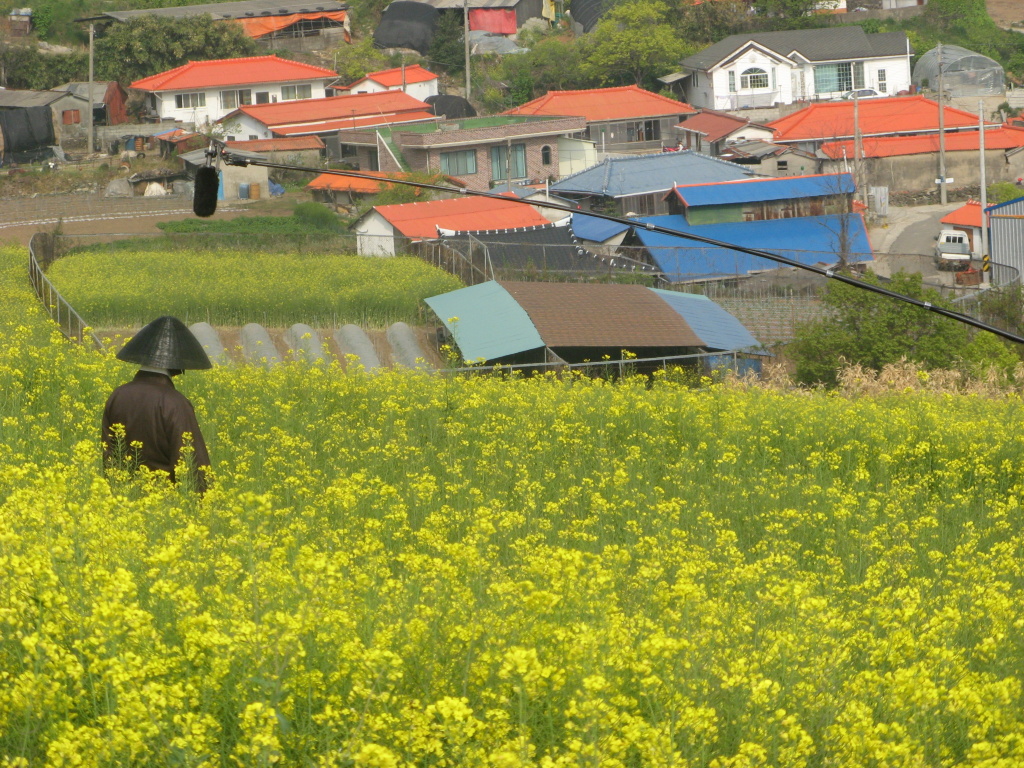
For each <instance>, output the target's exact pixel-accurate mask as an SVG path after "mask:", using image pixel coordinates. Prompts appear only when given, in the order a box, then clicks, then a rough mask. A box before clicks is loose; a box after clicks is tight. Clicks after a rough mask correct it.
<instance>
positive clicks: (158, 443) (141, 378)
mask: <svg viewBox="0 0 1024 768" xmlns="http://www.w3.org/2000/svg"><path fill="white" fill-rule="evenodd" d="M114 424H123V425H124V431H125V437H124V443H123V445H118V441H117V440H116V439H115V437H114V435H113V433H112V432H111V427H112V426H113V425H114ZM102 429H103V431H102V435H103V457H104V461H105V463H106V464H107V465H108V466H109V465H112V464H115V463H117V461H118V459H119V458H120V459H122V460H127V463H128V464H129V465H135V466H139V465H141V466H144V467H148V468H149V469H151V470H162V471H164V472H167V473H168V474H169V475H170V477H171V480H172V481H173V480H174V479H175V477H174V467H175V465H176V464H177V463H178V459H179V457H180V455H181V447H182V442H183V436H184V434H185V433H186V432H189V433H191V435H192V447H193V448H194V449H195V453H194V458H193V464H194V466H195V467H196V468H197V470H199V471H198V473H197V474H198V476H197V477H196V478H195V481H196V488H197V490H198V491H199V492H200V493H202V492H203V491H205V490H206V472H205V468H206V467H209V466H210V455H209V454H208V453H207V451H206V443H205V442H204V441H203V435H202V433H201V432H200V431H199V422H197V421H196V413H195V410H194V409H193V408H192V403H190V402H189V401H188V398H187V397H185V396H184V395H183V394H181V393H180V392H178V390H176V389H175V388H174V383H173V382H172V381H171V379H170V377H169V376H165V375H163V374H162V373H151V372H149V371H139V372H138V373H137V374H136V375H135V378H134V379H133V380H132V381H130V382H128V383H127V384H122V385H121V386H120V387H118V388H117V389H115V390H114V392H113V393H112V394H111V395H110V397H109V398H108V399H107V405H106V407H105V408H104V409H103V427H102ZM136 442H138V443H141V444H142V447H141V448H138V449H136V448H135V447H133V446H132V443H136ZM199 468H204V469H199Z"/></svg>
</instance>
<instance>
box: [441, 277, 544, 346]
mask: <svg viewBox="0 0 1024 768" xmlns="http://www.w3.org/2000/svg"><path fill="white" fill-rule="evenodd" d="M426 302H427V306H428V307H430V308H431V309H432V310H434V314H436V315H437V316H438V318H440V320H441V322H442V323H444V324H445V327H446V328H447V329H448V331H449V332H450V333H451V334H452V337H453V338H454V339H455V343H456V344H457V345H458V347H459V351H460V352H461V353H462V357H463V359H465V360H481V359H482V360H496V359H498V358H501V357H505V356H506V355H514V354H516V353H517V352H526V351H528V350H531V349H538V348H540V347H543V346H544V341H543V340H542V339H541V337H540V334H539V333H538V332H537V328H536V326H534V324H533V321H531V320H530V316H529V315H528V314H526V310H525V309H523V308H522V307H521V306H519V302H517V301H516V300H515V299H514V298H512V296H511V295H510V294H509V292H508V291H506V290H505V289H504V288H502V287H501V286H500V285H499V284H498V283H496V282H494V281H493V280H492V281H490V282H486V283H480V284H479V285H474V286H470V287H469V288H460V289H459V290H457V291H450V292H449V293H442V294H441V295H439V296H431V297H430V298H429V299H426Z"/></svg>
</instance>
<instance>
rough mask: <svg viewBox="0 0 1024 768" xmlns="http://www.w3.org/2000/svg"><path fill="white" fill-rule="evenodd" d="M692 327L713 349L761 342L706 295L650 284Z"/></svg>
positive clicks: (749, 345)
mask: <svg viewBox="0 0 1024 768" xmlns="http://www.w3.org/2000/svg"><path fill="white" fill-rule="evenodd" d="M649 290H651V291H654V292H655V293H656V294H658V296H660V297H661V298H662V299H664V301H665V302H666V303H667V304H668V305H669V306H670V307H672V309H674V310H675V311H676V312H678V313H679V314H680V315H682V318H683V320H685V321H686V323H687V325H689V326H690V328H692V329H693V332H694V333H696V334H697V335H698V336H699V337H700V338H701V340H702V341H703V342H704V346H705V347H707V348H708V349H711V350H723V351H738V350H749V349H751V348H752V347H753V348H757V347H760V346H761V342H759V341H758V340H757V339H755V338H754V337H753V336H752V335H751V333H750V331H748V330H747V329H746V328H744V327H743V324H742V323H741V322H740V321H739V320H737V319H736V318H735V317H733V316H732V315H730V314H729V313H728V312H726V311H725V310H724V309H722V308H721V307H720V306H718V305H717V304H716V303H715V302H713V301H712V300H711V299H709V298H708V297H707V296H700V295H699V294H695V293H679V292H678V291H664V290H661V289H660V288H650V289H649Z"/></svg>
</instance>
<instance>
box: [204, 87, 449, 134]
mask: <svg viewBox="0 0 1024 768" xmlns="http://www.w3.org/2000/svg"><path fill="white" fill-rule="evenodd" d="M403 112H428V113H429V112H430V105H429V104H427V103H426V102H423V101H420V100H419V99H415V98H413V97H412V96H410V95H409V94H407V93H404V92H402V91H381V92H380V93H356V94H346V95H344V96H328V97H327V98H323V99H299V100H297V101H279V102H277V103H276V104H247V105H246V106H244V107H239V108H238V109H237V110H235V111H234V112H232V113H231V114H230V115H227V116H225V117H224V118H222V120H221V121H222V122H223V121H226V120H231V119H232V117H233V116H234V115H237V114H238V113H244V114H246V115H249V116H250V117H252V118H254V119H256V120H259V121H260V122H261V123H263V124H264V125H266V126H268V127H270V128H273V127H274V126H277V125H297V124H299V123H309V122H313V121H316V120H340V119H342V118H348V119H349V120H352V119H354V118H358V117H363V116H367V115H371V116H380V115H394V114H399V113H403Z"/></svg>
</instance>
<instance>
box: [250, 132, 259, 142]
mask: <svg viewBox="0 0 1024 768" xmlns="http://www.w3.org/2000/svg"><path fill="white" fill-rule="evenodd" d="M258 138H259V136H257V135H256V134H254V133H250V134H249V141H256V140H257V139H258Z"/></svg>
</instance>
